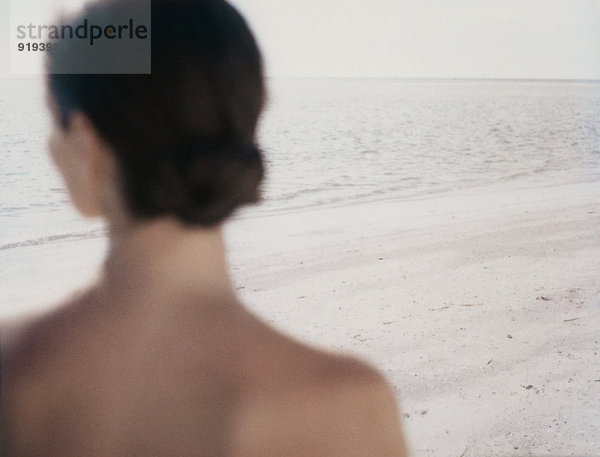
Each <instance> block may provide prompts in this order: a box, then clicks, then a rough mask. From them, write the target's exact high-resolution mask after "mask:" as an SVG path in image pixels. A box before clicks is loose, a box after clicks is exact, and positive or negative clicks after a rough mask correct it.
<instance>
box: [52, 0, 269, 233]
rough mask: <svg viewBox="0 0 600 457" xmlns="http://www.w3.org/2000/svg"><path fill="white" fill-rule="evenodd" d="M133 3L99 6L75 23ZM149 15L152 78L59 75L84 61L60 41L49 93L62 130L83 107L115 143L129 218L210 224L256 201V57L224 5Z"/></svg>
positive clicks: (163, 3) (159, 7)
mask: <svg viewBox="0 0 600 457" xmlns="http://www.w3.org/2000/svg"><path fill="white" fill-rule="evenodd" d="M130 1H134V0H125V1H123V0H121V1H116V0H112V1H104V2H96V3H94V4H92V5H91V6H88V7H87V8H86V9H84V10H83V12H82V13H80V15H79V17H78V18H76V19H75V20H72V23H73V24H75V23H76V22H77V21H81V19H82V18H83V17H85V18H88V19H89V18H90V17H94V15H95V14H99V15H100V16H106V11H107V9H108V10H110V8H111V7H113V8H114V7H115V6H116V7H119V8H120V7H122V6H123V4H124V3H125V4H126V3H128V2H130ZM151 14H152V24H151V40H152V41H151V43H152V73H151V74H56V72H54V71H53V70H56V69H57V68H58V67H59V65H64V64H65V63H67V64H68V63H69V61H76V60H77V59H81V58H82V56H81V53H79V52H77V51H76V50H73V46H70V45H69V44H67V43H64V44H63V43H61V46H59V47H57V48H56V50H53V51H52V52H50V53H49V57H48V60H47V65H48V87H49V91H50V93H51V95H52V96H53V98H54V100H55V101H56V105H57V107H58V112H59V113H58V115H59V116H60V122H61V123H62V125H63V127H65V128H66V127H67V126H68V122H69V116H70V114H71V113H72V112H74V111H81V112H83V113H85V114H86V115H87V116H88V117H89V118H90V120H91V121H92V123H93V124H94V126H95V127H96V129H97V131H98V132H99V134H100V135H101V136H102V138H103V139H104V140H105V141H106V142H107V143H108V144H109V145H110V146H111V148H112V150H113V151H114V154H115V157H116V160H117V163H118V165H119V167H120V175H121V187H122V192H123V195H124V199H125V203H126V205H127V207H128V209H129V211H130V213H131V214H132V215H133V216H134V217H137V218H152V217H157V216H161V215H172V216H175V217H176V218H178V219H179V220H181V221H183V222H184V223H187V224H197V225H204V226H210V225H214V224H217V223H219V222H221V221H223V220H224V219H225V218H226V217H227V216H229V215H230V214H231V213H232V212H233V211H234V210H235V209H236V208H237V207H238V206H240V205H242V204H245V203H252V202H256V201H258V200H259V190H258V189H259V186H260V183H261V181H262V178H263V174H264V168H263V160H262V157H261V153H260V151H259V149H258V146H257V145H256V143H255V134H256V127H257V122H258V118H259V116H260V113H261V111H262V108H263V105H264V102H265V85H264V77H263V64H262V58H261V54H260V51H259V49H258V47H257V44H256V42H255V39H254V37H253V35H252V33H251V31H250V30H249V28H248V26H247V24H246V22H245V21H244V19H243V18H242V16H241V15H240V14H239V13H238V12H237V11H236V10H235V9H234V8H233V7H232V6H231V5H229V4H228V3H227V2H226V1H224V0H159V1H152V12H151ZM83 58H85V56H84V57H83Z"/></svg>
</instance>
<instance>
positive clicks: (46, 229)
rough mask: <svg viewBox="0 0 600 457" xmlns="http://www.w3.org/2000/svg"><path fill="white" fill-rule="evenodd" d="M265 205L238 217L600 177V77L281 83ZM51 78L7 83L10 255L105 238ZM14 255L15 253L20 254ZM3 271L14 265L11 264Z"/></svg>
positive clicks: (5, 242) (273, 104) (3, 210)
mask: <svg viewBox="0 0 600 457" xmlns="http://www.w3.org/2000/svg"><path fill="white" fill-rule="evenodd" d="M268 85H269V99H268V103H267V108H266V111H265V114H264V116H263V118H262V120H261V124H260V128H259V138H258V139H259V143H260V145H261V147H262V149H263V151H264V153H265V158H266V163H267V178H266V181H265V184H264V187H263V195H264V199H263V202H262V203H261V204H260V205H258V206H255V207H250V208H248V209H244V210H242V211H240V212H239V213H238V214H237V215H236V217H242V218H243V217H254V216H257V215H260V214H266V213H272V212H278V211H290V210H294V211H296V210H298V211H299V210H302V209H303V208H307V207H312V206H315V205H338V204H347V203H349V202H352V201H356V200H369V199H380V198H388V197H393V198H404V197H405V198H416V197H420V196H423V195H427V194H430V193H434V192H444V191H447V190H455V189H461V188H467V187H476V186H482V185H487V184H490V183H499V182H506V181H514V182H521V183H523V184H527V185H532V184H533V185H535V184H543V183H546V182H578V181H592V180H599V179H600V82H586V81H529V80H526V81H525V80H515V81H512V80H497V81H496V80H490V81H481V80H401V79H269V81H268ZM49 124H50V120H49V115H48V112H47V110H46V108H45V104H44V90H43V84H42V82H41V81H40V80H36V79H19V80H17V79H13V80H2V79H0V251H2V250H15V249H20V248H24V247H26V246H32V245H41V244H48V243H54V242H57V241H60V240H65V239H81V238H92V237H103V236H104V230H103V227H102V224H101V222H100V221H97V220H93V221H87V220H84V219H82V218H81V217H80V216H79V215H78V214H76V213H75V211H74V210H73V209H72V208H71V206H70V203H69V199H68V196H67V194H66V192H65V189H64V186H63V184H62V183H61V180H60V178H59V176H58V174H57V172H56V171H55V170H54V168H53V166H52V164H51V162H50V160H49V157H48V154H47V151H46V137H47V134H48V130H49ZM13 254H14V252H13ZM0 266H1V265H0Z"/></svg>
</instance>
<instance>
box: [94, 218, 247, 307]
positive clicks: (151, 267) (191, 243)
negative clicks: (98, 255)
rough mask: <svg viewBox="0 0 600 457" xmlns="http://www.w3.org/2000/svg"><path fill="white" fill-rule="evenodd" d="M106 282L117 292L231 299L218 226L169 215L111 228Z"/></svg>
mask: <svg viewBox="0 0 600 457" xmlns="http://www.w3.org/2000/svg"><path fill="white" fill-rule="evenodd" d="M104 273H105V274H104V280H105V283H106V284H107V285H109V286H110V287H111V288H113V287H116V288H118V289H120V290H131V289H138V290H145V291H148V290H150V291H160V292H161V293H167V294H170V293H173V294H175V293H184V294H186V295H196V296H198V297H205V298H214V299H219V301H221V300H235V293H234V291H233V287H232V284H231V281H230V275H229V268H228V265H227V260H226V254H225V246H224V243H223V234H222V230H221V227H220V226H217V227H214V228H191V227H186V226H184V225H182V224H181V223H179V222H177V221H176V220H174V219H172V218H161V219H154V220H151V221H142V222H135V223H132V224H128V225H127V226H126V227H124V228H122V229H120V230H118V231H116V230H115V231H112V232H111V235H110V251H109V255H108V258H107V261H106V263H105V270H104Z"/></svg>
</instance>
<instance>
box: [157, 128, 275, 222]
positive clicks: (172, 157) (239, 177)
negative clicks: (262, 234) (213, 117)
mask: <svg viewBox="0 0 600 457" xmlns="http://www.w3.org/2000/svg"><path fill="white" fill-rule="evenodd" d="M163 157H165V159H166V160H168V161H169V162H170V163H165V164H164V166H163V167H161V168H162V169H163V170H164V171H165V176H163V177H162V179H161V182H163V183H164V184H165V185H166V188H165V192H161V194H162V197H163V198H164V199H166V200H168V202H164V204H165V205H168V206H169V207H171V208H173V212H174V213H175V214H176V215H178V217H179V218H180V219H182V220H183V221H185V222H189V223H200V224H203V225H212V224H214V223H216V222H218V221H219V220H222V219H224V218H225V217H227V216H228V215H229V214H230V213H231V212H233V210H234V209H235V208H236V207H237V206H240V205H241V204H245V203H255V202H257V201H259V200H260V192H259V185H260V183H261V181H262V178H263V175H264V168H263V160H262V154H261V151H260V149H259V147H258V146H257V145H256V144H255V143H254V142H252V141H246V140H243V139H239V138H225V139H223V138H221V139H219V138H217V139H210V138H206V137H193V138H189V139H188V140H187V141H185V142H184V143H182V144H181V145H180V146H179V147H178V148H176V149H175V150H173V152H172V153H171V154H165V155H164V156H163ZM167 189H169V190H168V191H167Z"/></svg>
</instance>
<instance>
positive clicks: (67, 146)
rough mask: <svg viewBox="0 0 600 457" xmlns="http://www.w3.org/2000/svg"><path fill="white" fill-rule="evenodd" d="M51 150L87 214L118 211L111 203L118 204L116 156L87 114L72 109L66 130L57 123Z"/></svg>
mask: <svg viewBox="0 0 600 457" xmlns="http://www.w3.org/2000/svg"><path fill="white" fill-rule="evenodd" d="M57 129H58V131H57ZM50 150H51V153H52V157H53V159H54V162H55V163H56V165H57V168H58V169H59V171H60V173H61V175H62V176H63V179H64V181H65V184H66V187H67V189H68V191H69V195H70V196H71V200H72V201H73V204H74V205H75V207H76V208H77V209H78V211H79V212H80V213H81V214H82V215H83V216H86V217H97V216H108V214H107V213H109V212H114V211H113V210H111V207H112V206H113V205H116V204H118V202H117V201H115V200H116V198H115V196H116V195H117V192H116V185H117V179H116V166H115V160H114V156H113V153H112V151H111V149H110V148H109V147H108V145H107V144H106V143H105V142H104V141H103V139H102V138H101V137H100V135H99V134H98V132H97V130H96V128H95V127H94V125H93V124H92V122H91V121H90V120H89V118H88V117H87V116H86V115H85V114H83V113H81V112H74V113H72V114H71V115H70V117H69V122H68V126H67V128H66V129H64V130H61V129H60V127H58V126H55V131H54V132H53V134H52V136H51V138H50Z"/></svg>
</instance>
